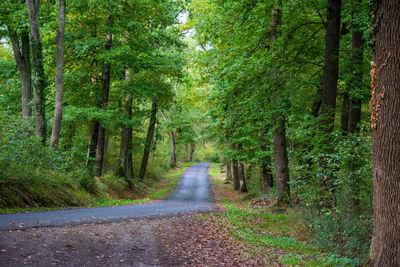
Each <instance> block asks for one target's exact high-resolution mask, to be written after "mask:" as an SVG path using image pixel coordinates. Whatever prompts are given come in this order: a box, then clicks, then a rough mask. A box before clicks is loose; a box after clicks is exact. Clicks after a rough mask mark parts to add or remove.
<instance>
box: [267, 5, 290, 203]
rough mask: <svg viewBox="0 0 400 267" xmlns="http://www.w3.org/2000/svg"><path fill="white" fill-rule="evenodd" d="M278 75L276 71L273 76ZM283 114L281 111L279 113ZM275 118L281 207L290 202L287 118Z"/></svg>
mask: <svg viewBox="0 0 400 267" xmlns="http://www.w3.org/2000/svg"><path fill="white" fill-rule="evenodd" d="M281 8H282V1H278V5H277V7H276V8H275V9H274V15H273V18H272V20H271V24H270V32H269V35H270V40H269V41H270V43H273V42H275V41H276V40H277V39H278V31H277V28H278V26H279V25H280V24H281V23H282V10H281ZM272 75H274V76H276V75H278V74H277V72H276V71H274V73H273V74H272ZM278 112H280V113H281V111H278ZM274 118H275V130H274V134H273V136H274V158H275V174H276V188H277V200H278V201H277V204H278V205H281V204H283V203H285V202H289V201H290V185H289V161H288V157H287V148H286V125H285V118H284V117H283V115H282V114H277V115H275V116H274Z"/></svg>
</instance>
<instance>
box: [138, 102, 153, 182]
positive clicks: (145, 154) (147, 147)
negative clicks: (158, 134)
mask: <svg viewBox="0 0 400 267" xmlns="http://www.w3.org/2000/svg"><path fill="white" fill-rule="evenodd" d="M156 122H157V102H156V100H155V99H153V102H152V103H151V115H150V122H149V129H148V130H147V137H146V143H145V144H144V151H143V158H142V164H141V166H140V171H139V178H140V179H143V178H144V175H145V173H146V168H147V162H148V161H149V155H150V151H151V144H152V142H153V139H154V132H155V126H156Z"/></svg>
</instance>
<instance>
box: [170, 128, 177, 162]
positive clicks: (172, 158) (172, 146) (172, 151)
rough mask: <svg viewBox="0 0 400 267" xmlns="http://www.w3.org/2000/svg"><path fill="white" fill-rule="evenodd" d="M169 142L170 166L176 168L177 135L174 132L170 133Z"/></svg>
mask: <svg viewBox="0 0 400 267" xmlns="http://www.w3.org/2000/svg"><path fill="white" fill-rule="evenodd" d="M168 135H169V142H170V166H171V167H175V166H176V154H175V134H174V131H169V132H168Z"/></svg>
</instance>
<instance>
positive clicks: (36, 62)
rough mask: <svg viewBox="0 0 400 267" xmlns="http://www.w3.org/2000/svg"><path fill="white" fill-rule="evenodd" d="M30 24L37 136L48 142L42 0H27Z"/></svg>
mask: <svg viewBox="0 0 400 267" xmlns="http://www.w3.org/2000/svg"><path fill="white" fill-rule="evenodd" d="M26 5H27V7H28V16H29V26H30V29H31V37H32V57H33V70H34V80H33V93H34V101H35V124H36V136H37V137H39V138H40V139H41V140H42V143H43V144H45V143H46V117H45V115H46V110H45V101H46V98H45V89H46V86H47V79H46V74H45V72H44V65H43V52H42V41H41V39H40V31H39V11H40V0H27V1H26Z"/></svg>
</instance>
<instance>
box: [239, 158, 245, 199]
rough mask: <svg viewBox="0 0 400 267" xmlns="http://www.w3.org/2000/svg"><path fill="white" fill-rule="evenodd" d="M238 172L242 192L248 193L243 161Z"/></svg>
mask: <svg viewBox="0 0 400 267" xmlns="http://www.w3.org/2000/svg"><path fill="white" fill-rule="evenodd" d="M238 172H239V182H240V192H247V185H246V177H245V175H244V166H243V163H242V162H241V161H239V166H238Z"/></svg>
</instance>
